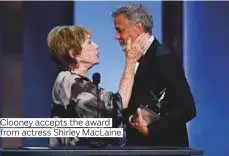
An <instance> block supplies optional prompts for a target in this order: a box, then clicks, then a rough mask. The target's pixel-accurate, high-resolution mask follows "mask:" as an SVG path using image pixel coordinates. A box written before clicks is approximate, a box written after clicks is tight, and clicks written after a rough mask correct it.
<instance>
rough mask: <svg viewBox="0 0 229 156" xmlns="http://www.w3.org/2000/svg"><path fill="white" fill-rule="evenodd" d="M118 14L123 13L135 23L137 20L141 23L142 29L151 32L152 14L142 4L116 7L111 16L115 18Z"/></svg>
mask: <svg viewBox="0 0 229 156" xmlns="http://www.w3.org/2000/svg"><path fill="white" fill-rule="evenodd" d="M119 15H123V16H124V17H126V18H127V19H128V21H130V22H131V24H135V23H137V22H140V23H142V25H143V28H144V31H145V32H149V33H152V28H153V18H152V15H151V14H150V13H149V12H148V10H147V9H146V8H145V7H144V6H143V5H142V4H139V5H137V4H130V5H127V6H124V7H121V8H118V9H116V10H115V11H114V12H113V13H112V17H113V18H115V17H117V16H119Z"/></svg>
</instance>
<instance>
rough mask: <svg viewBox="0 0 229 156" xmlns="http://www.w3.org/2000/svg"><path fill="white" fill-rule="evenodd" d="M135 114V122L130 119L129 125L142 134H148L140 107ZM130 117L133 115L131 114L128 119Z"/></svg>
mask: <svg viewBox="0 0 229 156" xmlns="http://www.w3.org/2000/svg"><path fill="white" fill-rule="evenodd" d="M137 115H138V117H137V119H136V121H135V122H132V121H131V120H130V121H129V123H130V125H131V126H132V127H133V128H136V129H137V130H138V131H139V132H140V133H142V134H143V135H148V134H149V130H148V127H147V124H146V122H145V120H144V119H143V116H142V112H141V109H140V108H138V109H137ZM132 117H133V115H131V117H130V119H131V118H132Z"/></svg>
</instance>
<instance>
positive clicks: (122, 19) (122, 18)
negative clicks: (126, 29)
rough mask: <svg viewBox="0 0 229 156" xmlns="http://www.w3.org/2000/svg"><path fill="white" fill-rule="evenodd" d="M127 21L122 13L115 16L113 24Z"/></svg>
mask: <svg viewBox="0 0 229 156" xmlns="http://www.w3.org/2000/svg"><path fill="white" fill-rule="evenodd" d="M126 22H127V19H126V17H125V16H123V15H118V16H116V17H115V24H125V23H126Z"/></svg>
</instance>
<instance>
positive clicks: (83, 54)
mask: <svg viewBox="0 0 229 156" xmlns="http://www.w3.org/2000/svg"><path fill="white" fill-rule="evenodd" d="M147 37H148V36H147V35H143V36H140V37H139V38H138V39H136V40H135V41H134V42H131V40H129V41H128V44H127V45H126V48H125V56H126V59H125V69H124V71H123V75H122V77H121V80H120V86H119V90H118V92H117V93H112V92H109V91H107V90H105V89H103V88H100V87H97V86H95V85H94V84H93V83H92V82H91V81H90V80H89V79H88V78H87V77H86V74H87V71H88V70H89V69H90V68H92V67H93V66H94V65H96V64H98V63H99V47H98V45H97V44H96V43H94V42H93V41H92V37H91V34H90V32H89V31H88V30H87V29H85V28H83V27H80V26H75V25H72V26H57V27H54V28H53V29H52V30H51V31H50V32H49V34H48V47H49V50H50V52H51V54H52V55H53V57H54V58H55V60H56V61H57V62H58V65H59V66H62V67H63V69H64V70H62V71H61V72H60V73H59V74H58V76H57V78H56V81H55V83H54V87H53V92H52V98H53V106H52V117H60V118H112V119H113V127H122V120H123V115H122V111H123V108H126V107H127V106H128V102H129V99H130V95H131V91H132V86H133V80H134V73H135V64H136V62H137V60H138V59H139V58H140V57H141V56H142V50H141V48H140V45H141V43H144V42H145V40H146V39H147ZM123 143H124V142H123V140H122V141H120V139H104V138H93V139H92V138H51V140H50V145H51V146H61V145H64V146H77V145H95V146H101V145H107V144H115V145H122V144H123Z"/></svg>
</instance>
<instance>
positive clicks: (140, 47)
mask: <svg viewBox="0 0 229 156" xmlns="http://www.w3.org/2000/svg"><path fill="white" fill-rule="evenodd" d="M149 38H150V35H149V34H148V33H142V34H141V35H139V36H138V37H137V38H136V39H135V41H134V42H132V40H131V38H129V39H128V41H127V45H126V48H125V55H126V59H127V60H131V61H133V62H137V61H138V60H139V59H140V58H141V56H142V55H143V53H144V51H145V50H146V48H145V46H144V45H145V43H146V42H147V40H148V39H149Z"/></svg>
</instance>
